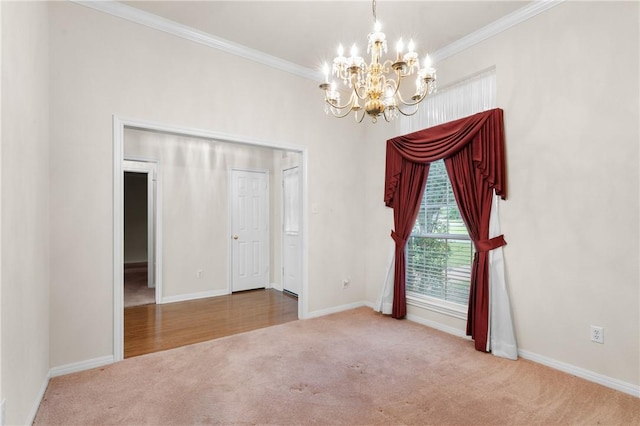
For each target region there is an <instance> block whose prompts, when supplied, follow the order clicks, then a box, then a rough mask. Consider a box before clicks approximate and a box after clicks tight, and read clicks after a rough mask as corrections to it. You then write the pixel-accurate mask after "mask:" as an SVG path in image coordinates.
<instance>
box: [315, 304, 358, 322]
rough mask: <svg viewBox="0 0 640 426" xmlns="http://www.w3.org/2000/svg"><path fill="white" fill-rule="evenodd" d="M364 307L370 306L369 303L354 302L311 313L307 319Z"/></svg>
mask: <svg viewBox="0 0 640 426" xmlns="http://www.w3.org/2000/svg"><path fill="white" fill-rule="evenodd" d="M363 306H370V304H369V303H367V302H354V303H349V304H347V305H340V306H335V307H333V308H327V309H319V310H317V311H313V312H309V314H308V315H307V316H306V317H305V319H310V318H318V317H323V316H325V315H331V314H337V313H338V312H342V311H348V310H349V309H355V308H362V307H363Z"/></svg>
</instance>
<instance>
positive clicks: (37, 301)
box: [0, 2, 49, 424]
mask: <svg viewBox="0 0 640 426" xmlns="http://www.w3.org/2000/svg"><path fill="white" fill-rule="evenodd" d="M0 7H1V8H2V34H1V38H2V99H1V102H2V163H1V171H2V178H1V182H2V187H1V195H2V222H1V227H2V240H1V242H2V261H1V266H0V271H1V274H2V276H1V283H2V306H1V308H0V310H1V312H2V334H1V335H2V356H1V358H2V383H1V385H2V391H1V394H2V398H4V399H5V400H6V402H5V404H6V413H5V423H6V424H25V423H27V422H30V421H31V420H32V418H31V416H33V415H34V414H35V409H36V408H37V406H35V404H36V403H37V402H38V401H39V400H38V398H39V395H40V392H42V391H44V388H43V386H44V385H46V378H47V374H48V371H49V125H48V122H49V96H48V88H49V87H48V78H49V77H48V76H49V67H48V44H47V37H48V16H47V5H46V4H43V3H35V2H2V4H1V5H0Z"/></svg>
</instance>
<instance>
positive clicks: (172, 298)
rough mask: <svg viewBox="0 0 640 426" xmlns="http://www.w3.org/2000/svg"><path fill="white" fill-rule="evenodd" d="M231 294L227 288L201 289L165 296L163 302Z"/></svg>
mask: <svg viewBox="0 0 640 426" xmlns="http://www.w3.org/2000/svg"><path fill="white" fill-rule="evenodd" d="M226 294H229V292H228V291H227V289H226V288H225V289H221V290H208V291H200V292H198V293H189V294H178V295H175V296H165V297H163V298H162V302H161V303H162V304H165V303H174V302H186V301H188V300H197V299H206V298H207V297H217V296H224V295H226Z"/></svg>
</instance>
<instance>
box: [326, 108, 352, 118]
mask: <svg viewBox="0 0 640 426" xmlns="http://www.w3.org/2000/svg"><path fill="white" fill-rule="evenodd" d="M351 111H352V109H351V108H349V109H348V110H347V112H345V113H344V114H340V113H337V114H336V113H335V112H333V110H331V115H333V116H334V117H335V118H345V117H346V116H347V115H349V113H351Z"/></svg>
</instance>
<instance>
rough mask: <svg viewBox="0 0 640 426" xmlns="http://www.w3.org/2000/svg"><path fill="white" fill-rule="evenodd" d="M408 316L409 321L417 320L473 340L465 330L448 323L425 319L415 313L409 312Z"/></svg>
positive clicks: (419, 322)
mask: <svg viewBox="0 0 640 426" xmlns="http://www.w3.org/2000/svg"><path fill="white" fill-rule="evenodd" d="M406 318H407V319H408V320H409V321H413V322H417V323H418V324H422V325H426V326H427V327H431V328H435V329H436V330H440V331H444V332H445V333H447V334H453V335H454V336H456V337H462V338H463V339H467V340H471V338H470V337H469V336H467V334H466V333H465V332H464V331H462V330H460V329H457V328H455V327H449V326H448V325H444V324H440V323H438V322H435V321H431V320H428V319H424V318H422V317H419V316H417V315H413V314H407V317H406Z"/></svg>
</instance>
